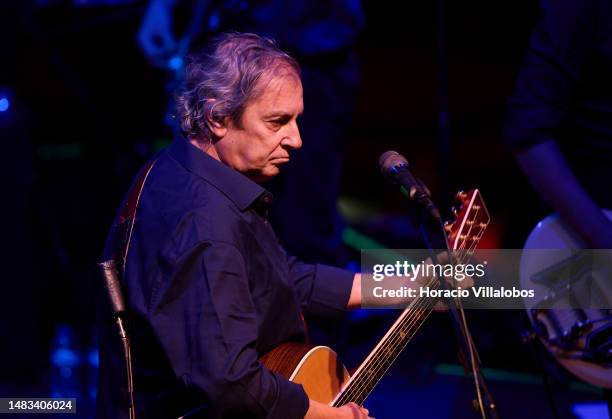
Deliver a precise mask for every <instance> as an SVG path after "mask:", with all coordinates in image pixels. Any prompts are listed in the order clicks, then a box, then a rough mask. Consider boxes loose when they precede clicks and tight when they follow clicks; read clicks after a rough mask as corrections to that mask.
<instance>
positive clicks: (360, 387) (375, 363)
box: [336, 300, 429, 405]
mask: <svg viewBox="0 0 612 419" xmlns="http://www.w3.org/2000/svg"><path fill="white" fill-rule="evenodd" d="M428 302H429V301H426V300H421V301H419V302H417V303H416V304H415V307H412V309H411V311H410V312H409V314H407V315H406V316H405V318H404V319H403V320H401V321H400V323H398V325H397V326H396V328H395V330H398V329H400V328H401V329H403V328H404V326H406V324H402V323H409V326H410V327H412V326H414V325H415V324H416V322H417V321H418V318H417V317H418V314H421V313H422V311H423V310H425V309H426V308H427V303H428ZM423 303H425V304H423ZM417 305H422V307H416V306H417ZM416 310H419V311H416ZM417 313H418V314H417ZM428 314H429V313H426V316H425V317H427V315H428ZM413 320H414V321H413ZM410 333H411V331H409V332H408V333H406V335H409V334H410ZM409 340H410V339H407V340H406V342H405V344H407V343H408V341H409ZM388 343H393V344H398V343H399V344H401V343H402V342H401V338H400V340H398V339H392V338H391V339H389V341H388V342H387V343H385V344H383V345H382V346H381V347H380V348H379V349H378V352H380V351H382V349H383V347H385V349H386V348H388V347H389V346H391V345H389V344H388ZM396 349H397V348H396ZM400 353H401V350H400V351H399V352H398V353H397V354H395V355H394V356H395V358H397V356H399V354H400ZM391 364H392V362H391ZM391 364H390V365H388V366H387V367H386V369H385V371H384V372H383V373H382V374H381V375H380V376H379V378H378V379H377V380H376V382H378V381H379V380H380V378H382V376H383V375H384V373H385V372H386V370H387V369H388V368H389V367H390V366H391ZM381 367H382V368H384V364H382V363H381V362H380V360H376V359H372V360H371V361H368V363H366V364H365V365H364V366H363V370H364V371H365V370H370V371H371V373H379V372H380V368H381ZM371 373H370V374H368V375H367V376H366V375H361V376H360V377H365V378H363V379H362V381H363V380H366V381H364V382H361V381H360V377H357V379H356V381H353V383H351V385H350V386H349V387H347V388H346V389H345V390H344V391H343V393H342V396H340V398H338V401H337V402H336V403H341V404H339V405H342V404H346V403H347V402H349V401H351V400H355V399H358V398H361V397H363V395H364V392H367V394H369V393H370V392H371V388H370V390H368V385H369V384H371V383H372V381H373V380H371ZM368 378H370V380H369V381H368ZM374 385H375V383H374ZM367 394H366V396H367Z"/></svg>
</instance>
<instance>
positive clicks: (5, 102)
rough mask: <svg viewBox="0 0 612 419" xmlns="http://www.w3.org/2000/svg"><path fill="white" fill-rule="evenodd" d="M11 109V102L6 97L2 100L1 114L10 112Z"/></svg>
mask: <svg viewBox="0 0 612 419" xmlns="http://www.w3.org/2000/svg"><path fill="white" fill-rule="evenodd" d="M10 107H11V102H10V101H9V100H8V98H6V97H3V98H0V112H6V111H8V109H9V108H10Z"/></svg>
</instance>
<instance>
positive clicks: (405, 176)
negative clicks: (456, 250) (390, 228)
mask: <svg viewBox="0 0 612 419" xmlns="http://www.w3.org/2000/svg"><path fill="white" fill-rule="evenodd" d="M378 164H379V165H380V169H381V171H382V174H383V175H384V176H385V178H387V180H389V181H391V182H392V183H395V184H398V185H401V186H403V187H404V188H406V190H407V191H408V197H409V199H410V200H412V201H415V202H416V203H417V204H419V205H420V206H421V207H422V208H424V209H425V210H426V211H427V213H428V214H429V215H431V216H432V217H433V218H434V219H435V220H436V221H438V222H441V220H442V218H441V217H440V211H438V209H437V208H436V206H435V205H434V203H433V202H432V201H431V199H430V198H429V195H428V194H427V192H425V189H424V187H423V183H422V182H421V181H420V180H418V179H416V178H415V177H414V176H412V173H410V170H408V167H409V164H408V160H406V157H404V156H402V155H401V154H399V153H398V152H397V151H385V152H384V153H383V154H382V155H381V156H380V158H379V159H378Z"/></svg>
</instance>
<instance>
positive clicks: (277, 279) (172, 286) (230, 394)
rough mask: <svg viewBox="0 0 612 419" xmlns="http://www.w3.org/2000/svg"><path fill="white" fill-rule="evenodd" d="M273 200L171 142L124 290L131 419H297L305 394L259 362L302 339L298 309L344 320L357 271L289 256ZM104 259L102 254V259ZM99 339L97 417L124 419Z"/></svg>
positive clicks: (146, 203) (150, 189) (115, 353)
mask: <svg viewBox="0 0 612 419" xmlns="http://www.w3.org/2000/svg"><path fill="white" fill-rule="evenodd" d="M270 203H271V195H270V194H269V193H268V192H267V191H266V190H265V189H263V188H262V187H261V186H259V185H257V184H256V183H254V182H252V181H251V180H249V179H248V178H246V177H245V176H243V175H242V174H240V173H238V172H236V171H234V170H232V169H231V168H229V167H227V166H225V165H223V164H221V163H220V162H218V161H216V160H214V159H213V158H211V157H209V156H208V155H206V154H205V153H203V152H202V151H200V150H199V149H197V148H196V147H194V146H193V145H191V144H189V143H188V142H186V141H185V140H182V139H177V140H175V141H174V142H173V144H172V145H171V146H170V147H169V148H168V149H167V150H165V151H164V152H162V153H161V155H160V156H159V157H158V160H157V162H156V164H155V166H154V167H153V169H152V171H151V173H150V175H149V177H148V179H147V182H146V184H145V186H144V190H143V193H142V196H141V199H140V204H139V208H138V212H137V215H136V222H135V227H134V232H133V235H132V240H131V243H130V250H129V254H128V259H127V263H126V271H125V278H124V288H125V291H126V294H127V304H128V306H129V308H130V310H131V313H130V315H131V317H132V319H133V321H134V325H133V328H132V329H133V330H132V334H133V338H132V339H133V342H132V343H133V344H132V347H133V360H134V364H135V378H134V381H135V389H136V406H137V410H138V413H139V415H138V417H139V418H152V417H160V418H161V417H164V418H166V417H172V416H174V415H176V416H178V415H179V414H184V413H186V412H188V411H190V410H191V409H193V408H195V407H197V406H199V405H202V404H207V406H208V408H207V409H205V410H203V411H202V412H201V413H202V414H203V415H204V416H205V417H224V418H225V417H242V418H244V417H268V418H302V417H303V416H304V414H305V413H306V410H307V408H308V400H307V397H306V395H305V393H304V391H303V388H302V386H301V385H298V384H295V383H291V382H289V381H288V380H286V379H284V378H282V377H280V376H278V375H276V374H274V373H272V372H270V371H269V370H267V369H266V368H265V367H263V365H262V364H261V363H260V362H259V361H258V359H259V357H260V356H261V355H263V354H264V353H266V352H268V351H270V350H271V349H273V348H274V347H276V346H278V345H279V344H281V343H283V342H286V341H303V340H304V335H305V331H304V325H303V321H302V318H301V313H300V309H302V310H303V311H304V312H306V313H310V314H314V315H329V314H334V313H339V312H342V311H343V310H344V309H345V307H346V304H347V302H348V298H349V294H350V290H351V287H352V281H353V273H350V272H347V271H344V270H340V269H337V268H332V267H329V266H325V265H309V264H304V263H301V262H299V261H298V260H296V259H295V258H292V257H288V256H287V255H286V253H285V252H284V250H283V249H282V247H281V246H280V245H279V243H278V240H277V238H276V236H275V235H274V232H273V230H272V228H271V227H270V225H269V222H268V220H267V217H266V214H267V212H268V207H269V205H270ZM108 251H109V249H106V253H108ZM109 333H110V331H109V330H106V329H104V330H103V331H102V336H101V342H100V344H101V354H100V383H99V396H98V397H99V405H98V415H99V417H108V418H120V417H123V415H122V414H119V413H118V412H119V411H120V410H121V411H122V412H123V411H127V409H124V407H123V406H121V393H120V392H119V391H118V389H119V387H120V386H122V385H123V381H122V375H121V372H122V371H123V370H122V368H121V367H120V365H121V352H120V351H119V350H118V348H115V347H113V346H112V345H111V341H112V338H111V337H110V335H109Z"/></svg>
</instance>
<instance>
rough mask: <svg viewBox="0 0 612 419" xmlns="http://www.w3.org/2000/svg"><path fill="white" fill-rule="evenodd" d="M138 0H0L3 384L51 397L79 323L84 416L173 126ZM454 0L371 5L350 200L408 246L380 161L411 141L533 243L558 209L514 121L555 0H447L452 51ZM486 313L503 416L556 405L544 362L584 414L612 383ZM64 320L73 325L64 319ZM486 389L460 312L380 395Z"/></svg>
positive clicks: (459, 398) (427, 337)
mask: <svg viewBox="0 0 612 419" xmlns="http://www.w3.org/2000/svg"><path fill="white" fill-rule="evenodd" d="M117 3H119V2H117ZM123 3H124V4H117V5H114V6H108V5H107V6H90V7H76V6H75V5H74V4H73V3H72V2H68V1H66V2H62V1H55V2H53V1H51V2H49V1H47V2H33V1H23V2H21V1H3V2H2V4H1V5H0V36H1V38H0V83H1V84H0V95H5V96H6V97H9V98H10V103H11V106H10V108H9V109H8V110H7V111H6V112H2V113H1V114H0V142H1V144H2V151H3V152H2V154H1V156H2V157H1V160H2V164H1V165H0V166H1V167H2V174H3V176H2V178H3V180H4V182H3V183H4V194H3V196H4V205H3V207H4V208H3V209H4V216H3V220H4V223H3V224H4V231H5V240H4V241H3V242H4V246H5V249H3V250H4V251H3V252H2V254H3V255H4V257H5V261H4V263H3V268H4V275H3V283H4V284H5V285H4V287H3V291H2V293H1V295H2V297H1V299H2V313H1V314H2V317H0V329H1V331H0V337H1V342H2V344H1V348H0V365H1V367H0V380H1V383H0V397H8V396H46V395H48V394H51V393H52V391H53V388H54V386H56V384H57V383H56V381H57V380H58V379H57V377H55V375H54V374H56V372H54V368H55V369H57V365H56V364H57V363H56V362H54V361H53V359H54V358H53V357H52V354H54V353H55V352H54V351H55V350H56V349H57V346H58V335H61V334H62V333H64V334H67V335H68V336H69V337H70V336H72V338H71V342H72V343H70V344H69V346H70V348H72V349H73V350H74V352H75V353H77V354H78V356H79V358H78V361H75V364H74V366H73V367H72V368H73V371H74V375H76V376H77V377H78V384H77V387H78V389H77V391H78V392H79V393H78V394H79V400H81V402H80V403H81V404H80V410H79V412H80V416H82V417H90V416H91V411H90V410H88V409H91V400H92V397H91V395H88V391H90V390H91V387H92V383H93V382H95V361H93V360H92V361H91V362H90V361H89V360H88V359H89V358H88V356H89V355H91V354H94V355H95V346H96V344H95V337H94V333H93V322H94V309H93V307H94V298H93V281H94V276H93V266H94V265H95V262H96V261H97V257H98V256H99V254H100V251H101V248H102V245H103V242H104V238H105V236H106V233H107V231H108V229H109V227H110V225H111V222H112V218H113V216H114V214H115V211H116V209H117V206H118V204H119V202H120V199H121V197H122V195H123V194H124V193H125V191H126V190H127V187H128V186H129V183H130V181H131V179H132V177H133V175H134V174H135V173H136V171H137V170H138V168H139V167H140V166H141V165H142V163H144V162H145V161H146V160H147V158H148V157H150V156H151V154H152V153H153V152H154V151H155V150H157V149H159V148H160V147H162V146H163V145H164V144H166V143H167V142H168V141H169V140H170V138H171V134H170V131H169V130H168V128H167V127H166V126H165V125H164V123H163V120H162V119H163V114H164V111H165V108H166V95H165V92H164V84H165V81H166V75H165V74H164V73H163V72H162V71H161V70H158V69H155V68H153V67H151V66H149V65H148V64H147V62H146V60H145V58H144V57H143V55H142V53H141V52H140V50H139V49H138V47H137V45H136V42H135V37H136V32H137V30H138V27H139V24H140V19H141V17H142V13H143V10H144V7H145V2H141V1H132V2H123ZM439 4H445V2H443V1H441V2H435V1H431V2H402V4H401V5H400V4H399V2H391V1H372V0H365V1H364V2H363V5H364V8H365V12H366V19H367V27H366V29H365V31H364V32H363V33H362V34H361V36H360V37H359V40H358V42H357V44H356V51H357V54H358V58H359V63H360V67H361V72H362V80H361V85H360V88H359V94H358V100H357V107H356V115H355V118H354V123H353V127H352V130H351V140H350V142H349V145H348V147H347V151H346V158H345V165H344V169H343V173H344V181H343V188H342V194H341V197H340V201H339V204H340V208H341V210H342V213H343V214H344V216H345V219H346V221H347V223H348V226H349V227H350V228H351V229H352V230H353V231H358V232H361V233H363V234H366V235H368V237H370V238H372V239H375V240H377V241H378V242H380V243H382V244H383V245H385V246H389V247H402V245H404V247H405V246H406V244H407V242H406V241H404V240H403V239H402V236H401V234H402V231H403V230H402V229H401V228H400V229H396V228H394V226H395V225H396V224H394V223H397V222H399V224H401V219H402V217H404V214H405V211H406V203H405V202H404V201H403V198H402V196H401V194H400V193H399V192H398V190H397V189H396V188H395V187H393V186H391V185H388V184H386V183H385V182H384V181H383V179H382V178H381V176H380V174H379V169H378V166H377V157H378V155H379V154H380V153H381V152H382V151H384V150H387V149H396V150H398V151H400V152H402V153H403V154H405V155H406V156H408V158H409V159H410V160H411V162H412V164H413V169H414V171H415V173H417V175H418V176H420V177H421V178H422V179H423V180H424V181H425V183H426V184H427V185H428V186H429V187H430V189H431V190H432V195H433V198H434V201H435V202H437V203H438V204H439V206H440V207H441V208H443V209H446V208H449V207H450V205H451V204H452V202H451V197H452V194H453V193H454V191H456V190H458V189H469V188H472V187H478V188H480V189H481V191H482V193H483V196H484V198H485V200H486V202H487V205H488V208H489V211H490V213H491V216H492V219H493V221H492V225H491V227H490V230H489V233H488V234H487V236H486V237H485V240H484V243H483V246H485V247H492V248H496V247H505V248H520V247H522V244H523V242H524V240H525V238H526V236H527V234H528V233H529V231H530V230H531V228H532V227H533V226H534V225H535V223H536V222H537V220H539V219H541V218H542V217H543V216H544V215H546V214H547V212H548V210H547V208H546V207H545V206H544V205H543V204H542V203H541V202H540V200H539V198H538V197H537V196H536V195H535V193H534V192H533V191H532V189H531V188H530V186H529V184H528V183H527V181H526V180H525V179H524V177H523V175H522V174H521V172H520V171H519V170H518V168H517V166H516V165H515V163H514V160H513V157H512V155H511V153H510V152H509V151H508V150H507V149H505V148H504V146H503V142H502V138H501V127H502V121H503V115H504V104H505V99H506V97H507V96H508V95H509V94H510V93H511V91H512V88H513V84H514V77H515V75H516V73H517V70H518V68H519V65H520V63H521V59H522V57H523V55H524V53H525V51H526V48H527V46H528V40H529V35H530V32H531V30H532V28H533V25H534V24H535V22H536V18H537V16H538V4H537V2H535V1H517V0H514V1H506V0H503V1H494V2H490V1H483V0H477V1H471V2H446V4H445V6H446V11H445V13H444V16H445V19H446V25H444V28H445V30H446V38H445V39H446V41H447V48H446V53H445V54H442V55H440V48H439V45H438V41H439V39H440V38H439V34H440V19H439V15H438V9H437V7H438V5H439ZM440 57H445V61H446V62H447V70H446V71H447V74H448V79H447V80H448V90H447V94H448V105H449V111H450V112H449V121H450V134H451V136H450V148H448V150H446V151H445V149H444V148H441V146H440V140H439V133H440V130H439V119H440V113H439V110H440V104H441V97H442V98H443V97H444V93H445V91H446V90H445V89H444V88H442V89H441V87H440V79H439V78H438V71H440V68H444V67H443V66H442V67H441V64H443V63H442V62H441V60H440ZM442 100H443V99H442ZM306 111H308V103H306ZM315 169H316V168H313V170H315ZM445 213H446V215H448V211H445ZM398 220H399V221H398ZM347 246H348V248H349V249H351V246H352V250H351V252H352V253H351V255H352V257H353V258H354V259H355V260H358V257H359V254H358V252H357V249H356V248H355V247H356V246H355V244H354V243H350V240H347ZM393 317H395V315H394V313H392V312H376V313H374V314H372V313H369V314H368V313H364V312H358V313H356V314H354V315H353V316H352V318H351V319H350V322H349V324H348V325H347V326H346V327H345V328H346V333H345V334H344V335H343V336H344V337H340V338H338V337H336V338H337V340H338V341H339V344H338V346H339V348H338V349H339V352H340V353H341V354H343V355H344V357H345V358H346V360H347V363H348V364H349V365H350V366H355V365H356V364H357V363H358V362H359V361H360V359H363V357H364V356H365V355H366V354H367V352H368V349H369V348H371V347H372V345H373V344H374V343H375V342H376V340H375V338H376V337H377V336H380V335H381V334H382V333H383V332H384V330H385V329H384V328H385V324H386V323H388V322H389V321H390V320H392V319H393ZM470 317H471V318H472V328H473V330H474V334H475V339H476V343H477V345H478V348H479V350H480V351H481V357H482V361H483V364H484V366H485V367H487V368H490V369H491V371H489V373H490V374H489V375H490V378H491V388H492V390H493V393H494V395H495V396H496V397H497V398H498V401H499V403H498V404H499V406H500V414H501V417H503V418H508V417H510V418H516V417H534V418H535V417H538V418H539V417H543V418H546V417H554V416H553V413H552V410H551V405H550V400H549V399H548V396H547V393H546V392H545V387H544V385H543V382H542V378H541V375H540V372H541V371H540V370H541V369H544V370H545V371H547V372H548V375H550V377H549V378H550V387H551V390H552V395H553V399H554V403H555V404H556V405H557V409H558V410H559V415H560V417H574V416H573V414H572V413H571V412H572V405H573V404H575V403H583V402H590V401H597V400H599V399H600V398H601V395H600V390H599V389H597V388H595V387H590V386H588V385H586V384H584V383H579V382H578V381H577V380H576V379H574V378H572V377H570V376H569V375H568V374H566V373H565V372H564V371H562V370H561V369H560V368H559V367H556V365H555V364H554V362H552V361H551V359H550V358H549V357H548V356H547V355H545V354H543V353H542V352H541V350H540V348H539V347H538V346H537V345H535V346H532V345H531V344H525V343H523V342H522V341H521V336H520V335H521V332H522V331H523V330H524V328H525V326H526V324H525V321H524V314H523V313H521V312H519V311H512V312H501V311H500V312H491V311H489V312H486V313H484V312H472V313H470ZM57 325H69V326H70V327H69V328H68V329H67V330H68V331H66V330H63V331H61V330H60V331H58V329H57ZM62 336H63V335H62ZM537 353H540V355H541V356H538V355H537ZM93 358H95V356H93ZM93 358H92V359H93ZM542 361H543V362H542ZM64 378H65V377H64ZM473 397H474V394H473V388H472V385H471V381H470V379H468V378H464V376H463V373H462V371H461V369H460V367H459V363H458V360H457V357H456V344H455V341H454V337H453V335H452V331H451V329H450V326H449V322H448V318H447V315H446V314H439V313H436V314H434V315H433V316H432V319H430V320H429V321H428V323H427V325H426V326H425V327H424V329H423V330H422V331H421V333H420V335H419V336H418V338H417V339H416V340H415V342H413V343H412V344H411V345H409V348H408V349H407V351H406V353H405V355H404V356H403V357H402V359H401V361H400V362H399V365H398V366H397V367H396V368H394V370H393V371H392V374H391V376H390V377H389V378H387V379H385V380H384V381H383V382H382V384H381V386H380V387H379V388H378V390H377V391H376V392H375V393H374V394H373V395H372V396H371V398H370V403H369V406H370V409H371V411H372V412H373V414H374V415H375V416H376V417H378V418H388V417H408V414H407V413H405V412H409V411H412V412H413V416H412V417H423V416H424V415H425V414H427V415H428V416H430V417H449V418H450V417H453V418H454V417H478V416H477V413H474V412H473V411H471V409H470V403H471V399H472V398H473ZM504 413H505V414H504ZM592 417H594V416H592Z"/></svg>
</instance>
